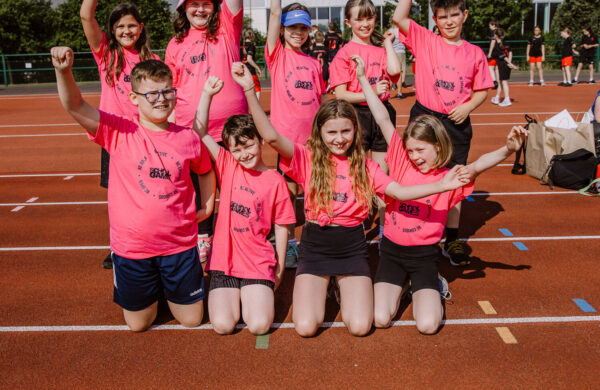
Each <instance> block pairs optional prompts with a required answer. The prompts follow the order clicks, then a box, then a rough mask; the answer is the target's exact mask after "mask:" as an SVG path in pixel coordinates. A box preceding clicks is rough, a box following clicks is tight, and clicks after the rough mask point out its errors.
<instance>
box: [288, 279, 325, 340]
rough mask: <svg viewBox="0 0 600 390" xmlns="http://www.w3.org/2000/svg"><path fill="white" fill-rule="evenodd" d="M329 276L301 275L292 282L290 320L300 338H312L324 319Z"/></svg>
mask: <svg viewBox="0 0 600 390" xmlns="http://www.w3.org/2000/svg"><path fill="white" fill-rule="evenodd" d="M328 284H329V276H318V275H310V274H302V275H298V276H296V279H295V281H294V298H293V312H292V319H293V321H294V326H295V327H296V332H297V333H298V334H299V335H300V336H302V337H310V336H314V335H315V333H317V330H318V329H319V327H320V326H321V325H322V324H323V319H324V318H325V300H326V299H327V286H328Z"/></svg>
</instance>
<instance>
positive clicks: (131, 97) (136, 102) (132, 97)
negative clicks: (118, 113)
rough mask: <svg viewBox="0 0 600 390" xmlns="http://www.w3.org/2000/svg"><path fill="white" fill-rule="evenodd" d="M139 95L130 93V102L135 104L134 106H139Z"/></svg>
mask: <svg viewBox="0 0 600 390" xmlns="http://www.w3.org/2000/svg"><path fill="white" fill-rule="evenodd" d="M137 99H138V95H137V94H135V93H134V92H129V101H131V103H133V105H134V106H138V105H139V102H138V100H137Z"/></svg>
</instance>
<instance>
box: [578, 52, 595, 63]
mask: <svg viewBox="0 0 600 390" xmlns="http://www.w3.org/2000/svg"><path fill="white" fill-rule="evenodd" d="M595 57H596V56H595V55H594V54H593V53H592V54H581V55H580V56H579V63H580V64H584V65H588V64H589V65H594V59H595Z"/></svg>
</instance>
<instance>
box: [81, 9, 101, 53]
mask: <svg viewBox="0 0 600 390" xmlns="http://www.w3.org/2000/svg"><path fill="white" fill-rule="evenodd" d="M97 4H98V0H83V1H82V3H81V8H80V9H79V16H80V17H81V24H82V25H83V32H84V34H85V38H86V39H87V41H88V43H89V44H90V47H91V48H92V50H93V51H94V52H97V51H98V50H99V49H100V44H101V43H102V29H100V25H99V24H98V21H97V20H96V17H95V14H96V5H97Z"/></svg>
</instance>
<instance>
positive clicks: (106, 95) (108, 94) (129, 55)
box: [92, 33, 160, 119]
mask: <svg viewBox="0 0 600 390" xmlns="http://www.w3.org/2000/svg"><path fill="white" fill-rule="evenodd" d="M107 46H108V40H107V38H106V34H104V33H102V42H101V43H100V48H99V49H98V51H97V52H95V51H94V50H92V54H93V55H94V59H95V60H96V64H97V65H98V73H100V85H101V87H102V94H101V95H100V109H101V110H102V111H106V112H110V113H111V114H115V115H120V116H124V117H127V118H131V119H132V118H134V117H135V116H137V113H138V110H137V106H135V105H134V104H133V103H132V102H131V100H129V92H131V81H130V79H129V75H130V74H131V71H132V70H133V68H134V66H136V65H137V63H138V62H140V57H139V54H138V51H137V50H131V49H126V48H123V54H124V56H125V64H124V65H123V71H122V72H121V74H120V75H119V78H118V79H117V80H114V76H113V81H114V84H113V85H112V86H111V85H109V84H108V83H107V82H106V73H107V70H106V65H105V64H104V50H106V48H107ZM154 59H156V60H160V58H159V57H158V56H157V55H156V54H155V55H154Z"/></svg>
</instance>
